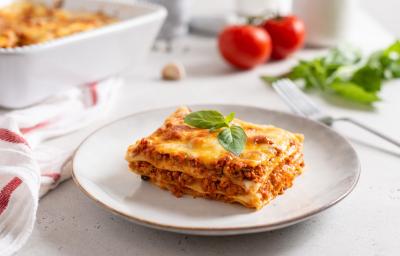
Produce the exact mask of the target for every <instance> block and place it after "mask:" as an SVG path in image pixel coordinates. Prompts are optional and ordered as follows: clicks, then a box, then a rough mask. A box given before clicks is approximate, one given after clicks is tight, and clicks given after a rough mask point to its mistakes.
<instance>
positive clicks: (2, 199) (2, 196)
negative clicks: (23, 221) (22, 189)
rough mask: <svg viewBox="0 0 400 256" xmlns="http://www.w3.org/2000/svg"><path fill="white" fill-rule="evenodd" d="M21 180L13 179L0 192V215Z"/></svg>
mask: <svg viewBox="0 0 400 256" xmlns="http://www.w3.org/2000/svg"><path fill="white" fill-rule="evenodd" d="M21 183H22V180H21V179H20V178H18V177H14V178H13V179H12V180H11V181H10V182H8V183H7V185H5V186H4V187H3V188H2V190H1V191H0V214H2V213H3V212H4V210H5V209H6V208H7V206H8V203H9V202H10V198H11V195H12V193H13V192H14V190H16V189H17V188H18V186H19V185H21Z"/></svg>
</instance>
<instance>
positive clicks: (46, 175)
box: [42, 172, 61, 182]
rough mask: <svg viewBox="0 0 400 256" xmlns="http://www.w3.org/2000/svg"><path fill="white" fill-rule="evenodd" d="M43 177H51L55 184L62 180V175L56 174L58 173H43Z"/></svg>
mask: <svg viewBox="0 0 400 256" xmlns="http://www.w3.org/2000/svg"><path fill="white" fill-rule="evenodd" d="M42 176H43V177H49V178H52V179H53V180H54V182H57V181H58V180H59V179H60V178H61V174H59V173H56V172H51V173H43V174H42Z"/></svg>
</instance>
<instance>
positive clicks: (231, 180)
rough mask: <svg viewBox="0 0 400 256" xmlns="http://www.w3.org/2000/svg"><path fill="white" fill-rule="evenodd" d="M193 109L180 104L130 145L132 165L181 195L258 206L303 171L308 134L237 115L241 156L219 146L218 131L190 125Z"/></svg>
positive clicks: (146, 177)
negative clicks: (243, 142)
mask: <svg viewBox="0 0 400 256" xmlns="http://www.w3.org/2000/svg"><path fill="white" fill-rule="evenodd" d="M190 112H191V111H190V110H189V109H188V108H187V107H180V108H178V109H177V110H176V111H175V112H174V113H173V114H172V115H170V116H169V117H168V118H167V119H166V120H165V122H164V124H163V125H162V126H161V127H160V128H158V129H157V130H156V131H155V132H154V133H153V134H151V135H150V136H148V137H146V138H142V139H140V140H138V141H137V142H136V143H135V144H133V145H131V146H129V148H128V150H127V152H126V160H127V161H128V162H129V168H130V169H131V170H132V171H133V172H134V173H137V174H139V175H141V177H142V179H143V180H145V181H150V182H151V183H153V184H155V185H157V186H159V187H161V188H163V189H166V190H169V191H171V192H172V193H173V194H174V195H176V196H178V197H180V196H182V195H184V194H188V195H192V196H194V197H204V198H210V199H216V200H221V201H225V202H230V203H240V204H242V205H244V206H246V207H249V208H255V209H260V208H262V207H263V206H264V205H265V204H267V203H268V202H269V201H271V200H272V199H273V198H275V197H276V196H277V195H280V194H282V193H283V192H284V191H285V189H287V188H289V187H291V186H292V184H293V180H294V178H295V177H296V176H297V175H299V174H301V172H302V169H303V167H304V162H303V153H302V146H303V135H301V134H295V133H291V132H288V131H285V130H283V129H280V128H277V127H274V126H271V125H256V124H252V123H248V122H244V121H241V120H239V119H234V120H233V121H232V123H233V124H235V125H238V126H241V127H242V128H243V130H244V131H245V133H246V135H247V142H246V145H245V148H244V150H243V151H242V153H241V154H240V155H239V156H236V155H234V154H232V153H230V152H229V151H227V150H225V149H224V148H223V147H222V146H221V145H220V144H219V142H218V139H217V132H215V131H209V130H206V129H199V128H193V127H191V126H188V125H186V124H185V123H184V117H185V116H186V115H188V114H189V113H190Z"/></svg>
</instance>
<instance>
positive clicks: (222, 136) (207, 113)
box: [184, 110, 247, 156]
mask: <svg viewBox="0 0 400 256" xmlns="http://www.w3.org/2000/svg"><path fill="white" fill-rule="evenodd" d="M234 117H235V113H233V112H232V113H230V114H229V115H227V116H226V117H224V116H223V115H222V114H221V113H220V112H218V111H215V110H201V111H197V112H192V113H190V114H189V115H187V116H186V117H185V119H184V121H185V123H186V124H188V125H190V126H193V127H196V128H201V129H209V130H210V131H215V130H217V129H221V128H222V129H221V130H220V132H219V133H218V136H217V138H218V142H219V144H221V146H222V147H223V148H225V149H226V150H227V151H229V152H231V153H233V154H235V155H237V156H238V155H240V153H241V152H242V151H243V149H244V147H245V145H246V141H247V136H246V133H245V132H244V130H243V129H242V127H240V126H237V125H230V123H231V122H232V120H233V118H234Z"/></svg>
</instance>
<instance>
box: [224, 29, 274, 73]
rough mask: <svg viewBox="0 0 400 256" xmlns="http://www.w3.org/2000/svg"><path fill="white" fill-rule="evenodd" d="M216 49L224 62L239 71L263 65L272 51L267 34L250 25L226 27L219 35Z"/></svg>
mask: <svg viewBox="0 0 400 256" xmlns="http://www.w3.org/2000/svg"><path fill="white" fill-rule="evenodd" d="M218 47H219V51H220V52H221V54H222V56H223V57H224V58H225V60H227V61H228V62H229V63H230V64H232V65H233V66H235V67H237V68H239V69H250V68H253V67H255V66H257V65H260V64H262V63H265V62H266V61H267V60H268V59H269V57H270V55H271V50H272V46H271V38H270V37H269V35H268V33H267V32H266V31H265V30H264V29H262V28H259V27H254V26H250V25H240V26H239V25H238V26H229V27H226V28H225V29H224V30H223V31H222V33H221V34H220V35H219V38H218Z"/></svg>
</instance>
